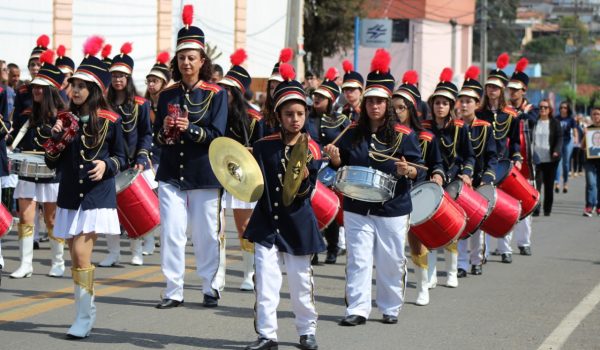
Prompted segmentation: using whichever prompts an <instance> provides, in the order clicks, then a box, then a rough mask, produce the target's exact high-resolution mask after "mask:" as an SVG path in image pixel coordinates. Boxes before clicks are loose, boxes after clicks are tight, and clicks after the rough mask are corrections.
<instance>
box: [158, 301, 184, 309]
mask: <svg viewBox="0 0 600 350" xmlns="http://www.w3.org/2000/svg"><path fill="white" fill-rule="evenodd" d="M178 306H183V300H182V301H179V300H173V299H163V300H162V301H161V302H160V303H158V304H156V308H157V309H171V308H174V307H178Z"/></svg>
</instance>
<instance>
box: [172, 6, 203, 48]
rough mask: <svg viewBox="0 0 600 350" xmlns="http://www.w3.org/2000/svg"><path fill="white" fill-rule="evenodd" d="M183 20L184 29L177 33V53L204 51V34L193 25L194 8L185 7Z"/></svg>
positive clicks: (182, 15) (182, 13)
mask: <svg viewBox="0 0 600 350" xmlns="http://www.w3.org/2000/svg"><path fill="white" fill-rule="evenodd" d="M181 18H182V19H183V28H181V29H180V30H179V32H178V33H177V47H176V48H175V52H179V51H181V50H190V49H191V50H202V51H204V32H203V31H202V29H200V28H198V27H195V26H193V25H192V23H193V22H194V6H192V5H185V6H184V7H183V11H182V12H181Z"/></svg>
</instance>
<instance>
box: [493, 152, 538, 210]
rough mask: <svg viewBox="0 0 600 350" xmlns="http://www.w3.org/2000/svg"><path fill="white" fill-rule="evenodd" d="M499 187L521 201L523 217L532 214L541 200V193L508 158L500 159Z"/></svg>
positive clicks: (498, 168) (498, 170) (497, 173)
mask: <svg viewBox="0 0 600 350" xmlns="http://www.w3.org/2000/svg"><path fill="white" fill-rule="evenodd" d="M496 169H497V170H496V175H498V179H497V181H496V183H497V185H498V188H499V189H501V190H503V191H504V192H506V193H508V194H509V195H511V196H512V197H514V198H515V199H517V200H519V201H520V202H521V217H520V218H521V219H523V218H524V217H526V216H527V215H529V214H531V213H532V212H533V210H534V209H535V207H536V206H537V205H538V204H539V202H540V193H539V192H538V190H536V189H535V188H534V187H533V186H532V185H531V184H530V183H529V181H528V180H527V179H526V178H525V177H524V176H523V174H521V172H519V171H518V170H517V168H515V166H514V165H513V164H512V163H511V161H510V160H508V159H503V160H500V161H498V167H497V168H496Z"/></svg>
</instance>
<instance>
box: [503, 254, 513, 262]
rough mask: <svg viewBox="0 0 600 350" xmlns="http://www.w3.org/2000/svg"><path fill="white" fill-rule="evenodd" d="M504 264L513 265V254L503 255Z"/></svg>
mask: <svg viewBox="0 0 600 350" xmlns="http://www.w3.org/2000/svg"><path fill="white" fill-rule="evenodd" d="M502 262H503V263H505V264H510V263H512V254H511V253H504V254H502Z"/></svg>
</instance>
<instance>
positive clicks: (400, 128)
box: [394, 124, 412, 135]
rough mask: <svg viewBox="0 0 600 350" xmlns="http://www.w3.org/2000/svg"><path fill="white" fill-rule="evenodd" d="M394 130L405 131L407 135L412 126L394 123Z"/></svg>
mask: <svg viewBox="0 0 600 350" xmlns="http://www.w3.org/2000/svg"><path fill="white" fill-rule="evenodd" d="M394 130H396V131H397V132H400V133H403V134H405V135H408V134H410V133H411V132H412V129H411V128H409V127H408V126H404V125H400V124H396V125H394Z"/></svg>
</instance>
